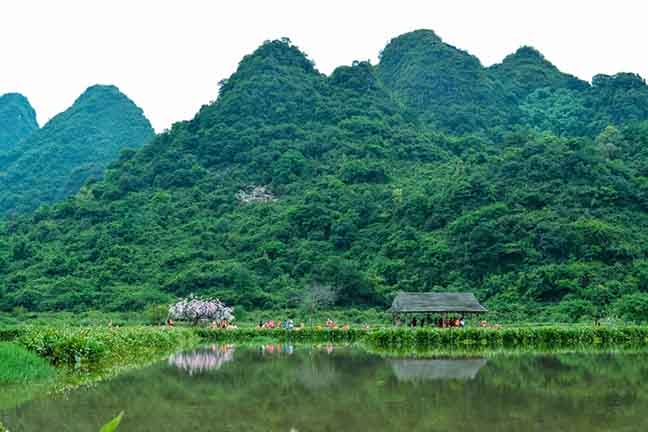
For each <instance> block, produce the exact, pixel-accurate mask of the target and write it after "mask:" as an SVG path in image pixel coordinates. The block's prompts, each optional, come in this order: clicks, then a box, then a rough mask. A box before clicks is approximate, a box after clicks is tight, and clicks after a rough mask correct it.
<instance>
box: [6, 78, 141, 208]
mask: <svg viewBox="0 0 648 432" xmlns="http://www.w3.org/2000/svg"><path fill="white" fill-rule="evenodd" d="M152 137H153V129H152V128H151V125H150V123H149V121H148V120H147V119H146V118H145V117H144V114H143V113H142V110H141V109H139V108H138V107H137V106H135V104H134V103H133V102H132V101H131V100H130V99H128V98H127V97H126V96H125V95H123V94H122V93H121V92H120V91H119V90H118V89H117V88H116V87H114V86H93V87H90V88H89V89H87V90H86V91H85V92H84V93H83V94H82V95H81V96H80V97H79V98H78V99H77V100H76V102H75V103H74V104H73V105H72V107H70V108H69V109H68V110H66V111H65V112H63V113H61V114H59V115H57V116H56V117H54V118H53V119H52V120H50V121H49V122H48V123H47V124H46V125H45V126H44V127H43V128H42V129H40V130H38V131H36V132H33V133H32V134H31V135H30V136H28V137H27V138H25V139H24V140H23V141H22V142H21V143H20V144H19V145H18V146H16V147H15V148H14V149H12V150H11V151H7V152H6V153H5V154H4V155H3V154H1V153H0V215H1V214H4V215H9V214H15V213H22V212H26V211H30V210H34V209H36V208H37V207H38V206H39V205H42V204H47V203H52V202H56V201H60V200H62V199H63V198H65V197H67V196H69V195H72V194H74V193H76V192H78V191H79V189H80V188H81V186H82V185H83V184H84V183H85V182H86V181H87V180H88V179H90V178H100V177H101V176H102V175H103V171H104V169H105V168H106V166H107V165H108V164H109V163H110V162H112V161H113V160H115V159H117V157H118V156H119V152H120V151H121V150H122V149H124V148H128V147H130V148H138V147H141V146H142V145H144V144H145V143H146V142H147V141H149V140H150V139H151V138H152Z"/></svg>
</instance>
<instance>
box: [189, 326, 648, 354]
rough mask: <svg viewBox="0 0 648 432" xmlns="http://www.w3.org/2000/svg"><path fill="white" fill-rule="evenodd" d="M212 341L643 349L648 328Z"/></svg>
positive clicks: (289, 335) (259, 335)
mask: <svg viewBox="0 0 648 432" xmlns="http://www.w3.org/2000/svg"><path fill="white" fill-rule="evenodd" d="M196 333H197V334H198V335H199V336H200V337H201V338H203V339H204V340H208V341H218V342H251V341H255V340H259V339H261V340H263V339H268V338H269V339H275V340H284V341H285V340H288V341H291V342H297V343H323V342H331V343H361V344H365V345H367V346H369V347H373V348H378V349H391V350H405V351H408V350H409V351H410V352H416V351H417V350H435V349H436V350H439V351H446V352H451V351H453V350H493V349H499V348H506V349H514V348H523V349H529V350H533V349H550V350H551V349H559V348H578V347H589V348H596V347H614V348H621V347H624V346H625V347H643V346H645V345H646V344H648V327H645V326H642V327H639V326H628V327H585V326H539V327H504V328H481V327H467V328H463V329H438V328H421V329H412V328H407V327H399V328H397V327H393V328H389V327H381V328H373V329H368V330H365V329H363V328H359V327H351V328H349V329H342V328H336V329H327V328H321V327H306V328H304V329H300V330H293V331H288V330H283V329H256V328H246V329H234V330H211V329H206V328H203V329H197V330H196Z"/></svg>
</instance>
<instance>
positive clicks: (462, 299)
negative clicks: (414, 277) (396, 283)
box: [388, 291, 488, 322]
mask: <svg viewBox="0 0 648 432" xmlns="http://www.w3.org/2000/svg"><path fill="white" fill-rule="evenodd" d="M388 312H391V313H392V315H393V317H394V320H395V317H396V315H399V316H401V317H403V316H407V315H408V314H410V315H412V314H431V313H433V314H441V316H442V318H444V319H447V316H448V313H460V314H462V315H471V314H481V313H485V312H488V309H486V308H485V307H484V306H482V305H481V304H479V302H478V301H477V298H476V297H475V296H474V294H472V293H437V292H425V293H418V292H417V293H413V292H403V291H401V292H399V293H398V294H397V295H396V297H395V298H394V301H393V303H392V305H391V308H389V310H388ZM394 322H395V321H394ZM405 322H408V320H407V319H406V320H405ZM444 322H445V321H444Z"/></svg>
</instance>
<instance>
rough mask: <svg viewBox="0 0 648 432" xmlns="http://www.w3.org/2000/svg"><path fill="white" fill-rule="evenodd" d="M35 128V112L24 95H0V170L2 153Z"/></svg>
mask: <svg viewBox="0 0 648 432" xmlns="http://www.w3.org/2000/svg"><path fill="white" fill-rule="evenodd" d="M37 129H38V123H37V122H36V112H35V111H34V109H33V108H32V106H31V105H30V103H29V101H28V100H27V98H26V97H24V96H23V95H21V94H18V93H7V94H5V95H2V96H0V172H1V171H2V168H3V166H2V160H3V159H4V154H5V153H8V152H11V151H13V150H15V149H16V147H17V145H18V144H19V143H20V142H21V141H22V140H23V139H25V138H27V137H29V136H30V135H31V134H32V133H34V131H36V130H37Z"/></svg>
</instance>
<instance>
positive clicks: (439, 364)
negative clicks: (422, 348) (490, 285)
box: [0, 344, 648, 432]
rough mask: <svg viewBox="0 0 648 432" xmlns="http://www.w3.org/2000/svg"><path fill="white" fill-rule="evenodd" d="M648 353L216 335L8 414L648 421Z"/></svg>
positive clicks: (432, 426) (422, 423)
mask: <svg viewBox="0 0 648 432" xmlns="http://www.w3.org/2000/svg"><path fill="white" fill-rule="evenodd" d="M647 360H648V356H647V355H645V354H561V355H531V354H529V355H526V354H524V355H519V354H514V355H486V356H474V357H468V358H428V359H422V358H407V357H399V358H387V357H382V356H379V355H375V354H370V353H367V352H364V351H362V350H360V349H358V348H350V347H334V346H332V345H325V346H320V347H303V346H294V347H293V346H291V345H277V344H269V345H264V346H259V347H252V348H242V347H239V348H236V347H234V346H231V345H220V346H217V345H212V346H208V347H205V348H201V349H197V350H194V351H189V352H183V353H178V354H176V355H173V356H171V357H170V358H169V359H168V360H167V361H164V362H161V363H159V364H157V365H155V366H152V367H149V368H146V369H142V370H138V371H134V372H131V373H127V374H124V375H121V376H119V377H118V378H116V379H113V380H110V381H107V382H104V383H100V384H98V385H96V386H94V387H91V388H84V389H80V390H75V391H72V392H70V393H68V394H63V395H55V396H50V397H48V398H44V399H42V400H35V401H32V402H29V403H27V404H24V405H22V406H21V407H18V408H16V409H13V410H11V411H8V412H2V413H0V419H1V421H2V422H4V423H5V425H6V426H7V427H8V429H9V430H10V431H12V432H21V431H30V432H33V431H45V430H50V431H70V432H72V431H74V432H76V431H79V432H81V431H82V432H89V431H98V430H99V428H100V426H101V424H103V423H104V422H106V421H107V420H109V419H110V418H111V417H113V416H115V415H116V414H117V413H119V412H120V411H122V410H124V411H125V412H126V413H125V417H124V422H123V423H122V427H121V428H120V432H128V431H138V432H147V431H151V432H164V431H173V432H184V431H264V432H265V431H285V432H297V431H299V432H307V431H378V432H379V431H462V432H471V431H480V432H484V431H498V432H502V431H525V432H533V431H552V432H557V431H570V432H580V431H588V432H592V431H617V432H618V431H646V430H648V384H647V383H648V361H647Z"/></svg>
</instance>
